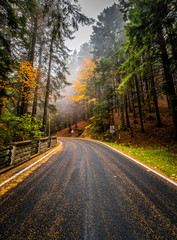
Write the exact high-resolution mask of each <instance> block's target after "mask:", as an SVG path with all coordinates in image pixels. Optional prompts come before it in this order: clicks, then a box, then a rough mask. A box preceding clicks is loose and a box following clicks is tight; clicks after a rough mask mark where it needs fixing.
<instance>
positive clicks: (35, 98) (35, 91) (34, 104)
mask: <svg viewBox="0 0 177 240" xmlns="http://www.w3.org/2000/svg"><path fill="white" fill-rule="evenodd" d="M42 47H43V46H42V43H41V42H40V49H39V64H38V76H37V81H36V84H37V85H36V87H35V90H34V98H33V109H32V116H33V117H35V116H36V113H37V95H38V89H39V83H40V69H41V62H42V50H43V48H42Z"/></svg>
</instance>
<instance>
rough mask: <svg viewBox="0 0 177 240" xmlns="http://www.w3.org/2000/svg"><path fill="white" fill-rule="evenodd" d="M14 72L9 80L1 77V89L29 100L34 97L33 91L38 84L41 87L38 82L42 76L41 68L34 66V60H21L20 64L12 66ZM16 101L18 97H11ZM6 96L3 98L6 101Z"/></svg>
mask: <svg viewBox="0 0 177 240" xmlns="http://www.w3.org/2000/svg"><path fill="white" fill-rule="evenodd" d="M12 68H13V70H14V72H13V73H12V74H10V75H9V76H8V79H9V81H4V80H3V79H0V89H5V90H6V91H7V92H8V93H9V94H10V95H12V96H13V94H15V95H17V96H18V97H19V96H22V95H23V97H24V99H25V101H26V102H28V101H29V100H30V99H32V98H33V94H31V93H33V92H34V90H35V88H36V86H38V87H40V86H39V84H38V83H37V79H39V78H40V77H41V70H40V69H37V68H35V67H34V66H33V64H32V62H29V61H21V62H20V64H18V65H16V66H15V67H12ZM38 82H39V81H38ZM11 99H12V100H13V101H14V102H15V101H16V98H13V97H12V98H11ZM6 100H7V99H6V98H3V99H1V101H3V102H4V107H5V105H6V104H5V102H6Z"/></svg>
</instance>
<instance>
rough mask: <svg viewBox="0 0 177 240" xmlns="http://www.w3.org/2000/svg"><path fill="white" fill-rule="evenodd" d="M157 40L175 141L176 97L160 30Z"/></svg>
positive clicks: (176, 121)
mask: <svg viewBox="0 0 177 240" xmlns="http://www.w3.org/2000/svg"><path fill="white" fill-rule="evenodd" d="M158 40H159V45H160V48H161V58H162V64H163V69H164V76H165V83H166V93H167V95H168V96H169V103H170V108H171V112H172V118H173V124H174V128H175V138H176V140H177V96H176V92H175V87H174V82H173V78H172V75H171V73H170V61H169V59H168V54H167V50H166V45H165V40H164V36H163V33H162V30H161V31H159V32H158Z"/></svg>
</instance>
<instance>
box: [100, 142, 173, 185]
mask: <svg viewBox="0 0 177 240" xmlns="http://www.w3.org/2000/svg"><path fill="white" fill-rule="evenodd" d="M105 143H106V144H108V145H109V146H111V147H113V148H116V149H118V150H120V151H122V152H124V153H125V154H127V155H129V156H131V157H133V158H135V159H136V160H138V161H140V162H142V163H144V164H146V165H148V166H150V167H151V168H153V169H154V170H157V171H158V170H159V171H160V172H162V173H164V174H165V175H167V176H168V177H170V178H171V179H173V180H176V181H177V154H174V153H170V152H168V150H167V149H166V148H164V147H160V148H159V147H158V148H135V147H132V146H125V145H123V144H119V145H118V144H116V143H110V142H105Z"/></svg>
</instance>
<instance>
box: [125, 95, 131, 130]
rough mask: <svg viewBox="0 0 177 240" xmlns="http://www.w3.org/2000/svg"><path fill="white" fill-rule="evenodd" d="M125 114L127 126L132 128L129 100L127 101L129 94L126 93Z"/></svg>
mask: <svg viewBox="0 0 177 240" xmlns="http://www.w3.org/2000/svg"><path fill="white" fill-rule="evenodd" d="M125 116H126V127H127V128H130V120H129V116H128V102H127V95H126V94H125Z"/></svg>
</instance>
